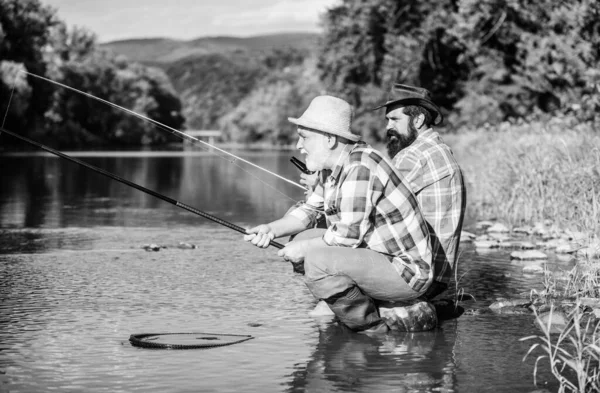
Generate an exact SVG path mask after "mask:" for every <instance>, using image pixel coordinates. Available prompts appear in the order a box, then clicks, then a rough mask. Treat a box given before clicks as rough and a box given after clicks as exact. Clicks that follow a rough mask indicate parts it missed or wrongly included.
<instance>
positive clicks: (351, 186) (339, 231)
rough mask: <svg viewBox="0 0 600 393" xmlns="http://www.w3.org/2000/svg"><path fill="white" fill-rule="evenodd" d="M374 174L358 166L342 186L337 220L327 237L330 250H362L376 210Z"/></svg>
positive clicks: (348, 175)
mask: <svg viewBox="0 0 600 393" xmlns="http://www.w3.org/2000/svg"><path fill="white" fill-rule="evenodd" d="M371 179H372V177H371V171H370V170H369V168H367V167H365V166H363V165H360V164H357V165H353V166H352V167H351V168H350V169H349V170H348V173H347V176H346V178H345V179H344V181H343V182H342V184H341V186H340V188H339V192H338V196H337V198H336V204H337V206H336V207H335V209H336V213H335V214H336V216H337V218H338V220H335V221H334V222H333V223H332V225H331V226H330V227H329V228H328V229H327V231H326V232H325V234H324V235H323V240H324V241H325V243H327V244H328V245H330V246H341V247H353V248H356V247H358V246H359V245H360V244H361V243H362V242H363V240H364V237H365V234H366V232H367V230H368V229H369V216H370V214H371V211H372V210H373V204H372V201H371V200H370V199H369V196H370V195H372V193H371V181H372V180H371Z"/></svg>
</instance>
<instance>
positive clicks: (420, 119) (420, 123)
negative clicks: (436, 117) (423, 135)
mask: <svg viewBox="0 0 600 393" xmlns="http://www.w3.org/2000/svg"><path fill="white" fill-rule="evenodd" d="M423 124H425V115H424V114H422V113H421V114H419V115H417V117H415V119H414V120H413V125H414V126H415V128H416V129H417V130H418V129H419V128H421V127H423Z"/></svg>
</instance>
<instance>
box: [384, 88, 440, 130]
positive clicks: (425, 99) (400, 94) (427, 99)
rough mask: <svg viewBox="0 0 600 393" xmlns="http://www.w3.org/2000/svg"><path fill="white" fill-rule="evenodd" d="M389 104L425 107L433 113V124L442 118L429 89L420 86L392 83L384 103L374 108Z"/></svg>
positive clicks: (438, 122)
mask: <svg viewBox="0 0 600 393" xmlns="http://www.w3.org/2000/svg"><path fill="white" fill-rule="evenodd" d="M390 105H400V106H409V105H416V106H422V107H423V108H425V109H427V110H428V111H429V112H430V113H431V114H432V115H433V124H435V125H437V124H440V123H441V122H442V120H444V116H443V115H442V111H441V110H440V108H439V107H438V106H437V105H436V104H434V103H433V101H432V100H431V93H430V92H429V90H427V89H424V88H422V87H416V86H408V85H402V84H400V83H394V86H392V90H391V91H390V95H389V97H388V100H387V102H386V103H385V104H382V105H379V106H378V107H376V108H373V110H375V109H379V108H383V107H384V106H385V107H388V106H390Z"/></svg>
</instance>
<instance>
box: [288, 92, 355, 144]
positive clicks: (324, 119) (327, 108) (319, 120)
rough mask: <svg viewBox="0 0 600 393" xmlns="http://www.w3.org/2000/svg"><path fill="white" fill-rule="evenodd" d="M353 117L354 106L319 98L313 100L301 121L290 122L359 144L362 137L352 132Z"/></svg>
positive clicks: (292, 119)
mask: <svg viewBox="0 0 600 393" xmlns="http://www.w3.org/2000/svg"><path fill="white" fill-rule="evenodd" d="M352 116H353V110H352V106H351V105H350V104H348V103H347V102H346V101H344V100H342V99H341V98H337V97H332V96H318V97H315V98H313V100H312V101H311V102H310V105H309V106H308V108H307V109H306V110H305V111H304V113H303V114H302V116H300V118H299V119H296V118H294V117H288V120H289V121H290V122H292V123H294V124H296V125H298V126H302V127H306V128H312V129H313V130H317V131H321V132H325V133H327V134H332V135H338V136H341V137H343V138H346V139H349V140H351V141H352V142H358V141H359V140H360V135H357V134H354V133H353V132H352V130H351V125H352Z"/></svg>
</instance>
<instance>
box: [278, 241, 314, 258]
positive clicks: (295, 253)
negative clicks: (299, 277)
mask: <svg viewBox="0 0 600 393" xmlns="http://www.w3.org/2000/svg"><path fill="white" fill-rule="evenodd" d="M306 246H307V241H306V240H299V241H293V242H290V243H288V244H286V245H285V247H284V248H282V249H281V250H279V251H278V252H277V255H279V256H280V257H283V259H284V260H286V261H288V262H292V263H300V262H304V257H305V256H306V249H307V247H306Z"/></svg>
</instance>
